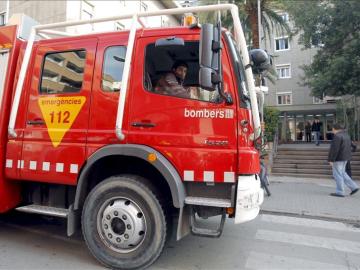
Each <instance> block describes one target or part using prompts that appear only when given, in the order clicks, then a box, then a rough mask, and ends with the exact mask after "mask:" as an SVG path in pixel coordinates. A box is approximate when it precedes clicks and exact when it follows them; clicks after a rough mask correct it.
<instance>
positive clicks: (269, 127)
mask: <svg viewBox="0 0 360 270" xmlns="http://www.w3.org/2000/svg"><path fill="white" fill-rule="evenodd" d="M279 116H280V111H279V110H278V109H275V108H270V107H265V108H264V122H265V127H266V128H265V136H266V138H267V140H268V141H269V142H272V141H274V136H275V133H276V132H277V131H278V123H279Z"/></svg>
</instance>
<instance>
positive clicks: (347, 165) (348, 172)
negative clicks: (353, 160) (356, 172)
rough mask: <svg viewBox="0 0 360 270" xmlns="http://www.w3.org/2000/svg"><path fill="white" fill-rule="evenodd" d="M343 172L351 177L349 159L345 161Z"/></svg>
mask: <svg viewBox="0 0 360 270" xmlns="http://www.w3.org/2000/svg"><path fill="white" fill-rule="evenodd" d="M345 172H346V173H347V175H348V176H350V178H352V173H351V164H350V160H349V161H348V162H347V163H346V167H345Z"/></svg>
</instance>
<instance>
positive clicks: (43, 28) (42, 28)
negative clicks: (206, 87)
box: [8, 4, 261, 140]
mask: <svg viewBox="0 0 360 270" xmlns="http://www.w3.org/2000/svg"><path fill="white" fill-rule="evenodd" d="M208 11H230V12H231V15H232V18H233V22H234V32H235V35H234V37H235V41H236V42H237V44H238V45H239V53H240V56H241V58H242V62H243V64H244V66H245V82H246V85H247V89H248V91H249V95H250V103H251V111H252V116H253V124H254V139H257V138H258V137H259V136H260V135H261V127H260V118H259V109H258V104H257V98H256V92H255V84H254V77H253V74H252V70H251V66H250V58H249V53H248V50H247V46H246V41H245V36H244V32H243V29H242V27H241V24H240V19H239V10H238V7H237V6H236V5H233V4H220V5H209V6H199V7H185V8H174V9H164V10H157V11H149V12H139V13H135V14H134V13H131V14H124V15H119V16H110V17H104V18H97V19H89V20H80V21H71V22H60V23H52V24H45V25H37V26H34V27H33V28H32V30H31V34H30V37H29V40H28V43H27V46H26V49H25V54H24V58H23V62H22V64H21V68H20V73H19V79H18V83H17V85H16V89H15V96H14V101H13V105H12V108H11V113H10V121H9V126H8V132H9V135H10V136H12V137H16V136H17V134H16V132H15V122H16V118H17V113H18V109H19V104H20V97H21V93H22V89H23V85H24V80H25V75H26V72H27V69H28V65H29V61H30V57H31V52H32V47H33V44H34V41H35V38H36V36H37V35H39V34H41V33H42V32H44V33H43V34H45V32H47V33H51V29H54V28H60V27H68V26H77V25H84V24H93V23H101V22H106V21H116V20H122V19H133V22H134V19H135V18H136V20H138V19H140V18H141V17H151V16H161V15H177V14H185V13H197V12H208ZM136 27H137V25H136V23H132V24H131V29H130V34H129V40H128V49H127V53H126V58H125V65H124V73H123V80H122V82H123V85H122V87H121V91H120V92H121V93H120V95H119V102H118V113H117V118H116V124H115V133H116V135H117V137H118V138H119V139H120V140H123V139H124V137H125V136H124V134H123V132H122V125H123V112H124V107H125V98H126V92H127V86H128V79H129V72H130V68H131V66H130V63H131V57H132V50H133V45H134V42H135V31H136ZM49 30H50V32H49ZM52 33H53V34H55V33H57V34H60V35H64V34H63V33H61V32H59V31H58V32H54V31H52ZM130 45H131V46H130Z"/></svg>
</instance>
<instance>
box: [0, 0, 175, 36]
mask: <svg viewBox="0 0 360 270" xmlns="http://www.w3.org/2000/svg"><path fill="white" fill-rule="evenodd" d="M176 7H178V4H177V3H176V1H171V0H159V1H148V0H133V1H125V0H112V1H92V0H62V1H59V0H57V1H56V0H55V1H54V0H52V1H43V0H40V1H38V0H11V1H10V0H2V1H0V25H2V24H6V22H7V21H8V19H9V18H10V17H11V16H12V15H13V14H15V13H24V14H26V15H28V16H30V17H32V18H33V19H35V20H36V21H38V22H39V23H40V24H47V23H54V22H62V21H73V20H81V19H84V20H85V19H91V18H100V17H106V16H115V15H119V14H127V13H134V12H144V11H152V10H160V9H166V8H176ZM143 21H144V23H146V25H148V26H150V27H158V26H170V25H178V24H179V21H180V20H179V18H177V17H174V16H156V17H149V18H144V19H143ZM129 23H130V22H129V21H117V22H106V23H101V24H96V25H84V26H81V27H80V26H79V27H74V28H71V29H68V30H70V31H71V32H74V33H76V32H84V31H86V32H93V31H112V30H121V29H123V28H124V27H128V26H129Z"/></svg>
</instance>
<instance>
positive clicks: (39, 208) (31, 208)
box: [16, 204, 69, 218]
mask: <svg viewBox="0 0 360 270" xmlns="http://www.w3.org/2000/svg"><path fill="white" fill-rule="evenodd" d="M16 210H17V211H20V212H26V213H33V214H40V215H46V216H53V217H61V218H67V216H68V213H69V211H68V210H67V209H63V208H56V207H51V206H44V205H36V204H30V205H25V206H20V207H17V208H16Z"/></svg>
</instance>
